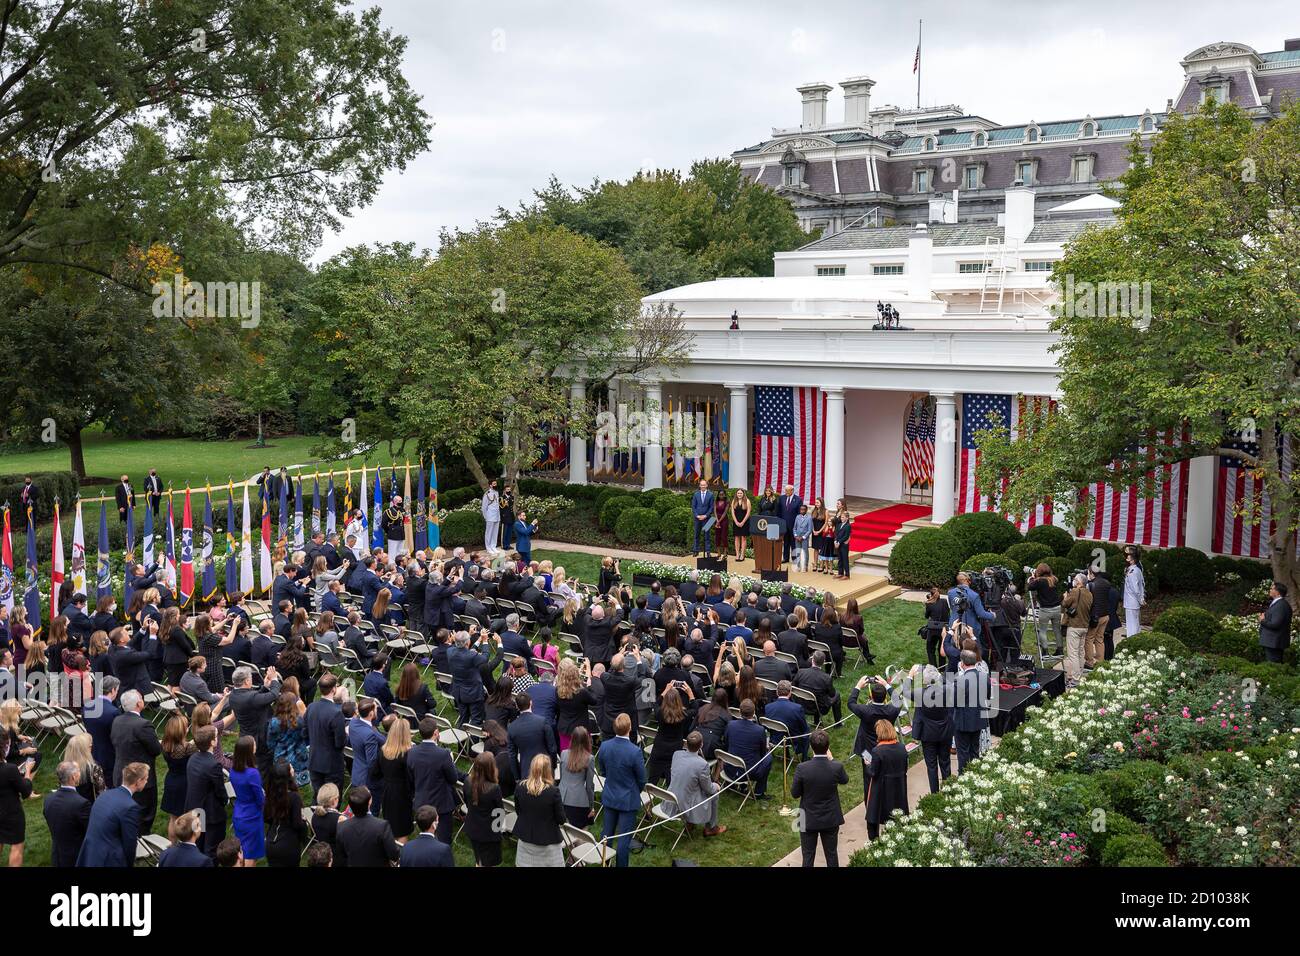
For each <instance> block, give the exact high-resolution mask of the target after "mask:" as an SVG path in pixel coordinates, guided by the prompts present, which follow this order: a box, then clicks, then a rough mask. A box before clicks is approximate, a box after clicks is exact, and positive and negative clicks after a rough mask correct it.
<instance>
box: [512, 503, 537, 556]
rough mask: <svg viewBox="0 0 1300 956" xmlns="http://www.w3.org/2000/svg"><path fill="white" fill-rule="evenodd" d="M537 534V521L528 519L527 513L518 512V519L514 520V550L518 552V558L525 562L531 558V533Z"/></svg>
mask: <svg viewBox="0 0 1300 956" xmlns="http://www.w3.org/2000/svg"><path fill="white" fill-rule="evenodd" d="M535 534H537V522H536V521H529V520H528V515H527V514H526V513H524V512H522V511H521V512H519V520H518V521H516V522H515V550H516V551H518V552H519V559H520V560H521V561H523V562H524V564H527V563H528V562H530V561H532V560H533V535H535Z"/></svg>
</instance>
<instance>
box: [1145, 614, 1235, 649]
mask: <svg viewBox="0 0 1300 956" xmlns="http://www.w3.org/2000/svg"><path fill="white" fill-rule="evenodd" d="M1152 628H1153V629H1154V630H1156V631H1159V632H1160V633H1162V634H1168V635H1170V636H1171V637H1175V638H1177V639H1178V640H1179V641H1181V642H1182V643H1183V644H1185V645H1187V646H1188V647H1190V648H1192V649H1193V650H1197V651H1204V650H1208V649H1209V647H1210V639H1211V638H1212V637H1214V635H1215V634H1217V633H1218V631H1219V619H1218V618H1217V617H1215V616H1214V615H1213V614H1211V613H1210V612H1209V611H1207V610H1205V609H1204V608H1200V607H1192V606H1191V605H1189V604H1175V605H1174V606H1173V607H1171V608H1170V609H1169V610H1167V611H1165V612H1164V613H1163V614H1161V615H1160V616H1159V617H1158V618H1156V619H1155V622H1154V623H1153V624H1152Z"/></svg>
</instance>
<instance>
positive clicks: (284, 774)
mask: <svg viewBox="0 0 1300 956" xmlns="http://www.w3.org/2000/svg"><path fill="white" fill-rule="evenodd" d="M262 817H263V819H264V820H265V821H266V863H267V865H268V866H276V867H280V866H297V865H298V859H299V857H300V856H301V854H302V847H303V844H304V843H305V842H306V841H307V835H308V834H307V821H306V820H304V819H303V816H302V796H301V795H300V794H299V792H298V785H297V783H296V782H295V780H294V768H293V767H291V766H290V765H289V763H288V761H285V760H277V761H276V762H275V763H274V764H273V765H272V766H271V776H270V778H269V779H268V780H267V786H266V800H265V803H264V805H263V807H262Z"/></svg>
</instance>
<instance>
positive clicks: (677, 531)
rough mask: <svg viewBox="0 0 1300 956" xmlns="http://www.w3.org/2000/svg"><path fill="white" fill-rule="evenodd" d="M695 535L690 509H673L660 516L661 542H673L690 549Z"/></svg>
mask: <svg viewBox="0 0 1300 956" xmlns="http://www.w3.org/2000/svg"><path fill="white" fill-rule="evenodd" d="M693 533H694V529H693V526H692V524H691V509H690V508H673V509H672V510H671V511H669V512H667V513H666V514H662V515H660V516H659V538H660V540H662V541H671V542H673V543H674V544H677V545H680V546H681V547H686V548H689V547H691V546H692V545H693V544H694V542H693V541H692V540H691V536H692V534H693Z"/></svg>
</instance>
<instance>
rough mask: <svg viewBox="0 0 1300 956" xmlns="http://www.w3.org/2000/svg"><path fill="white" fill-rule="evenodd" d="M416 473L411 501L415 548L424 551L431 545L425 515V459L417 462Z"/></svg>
mask: <svg viewBox="0 0 1300 956" xmlns="http://www.w3.org/2000/svg"><path fill="white" fill-rule="evenodd" d="M417 466H418V470H417V471H416V474H415V500H414V501H412V502H410V503H409V504H410V505H411V511H412V512H413V513H414V515H415V550H416V551H423V550H424V549H425V548H427V547H428V546H429V519H428V517H427V516H426V515H425V500H426V499H425V498H424V497H423V496H424V459H420V461H419V462H417Z"/></svg>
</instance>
